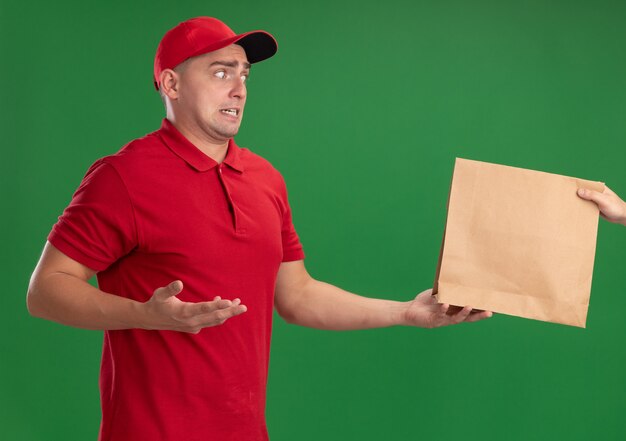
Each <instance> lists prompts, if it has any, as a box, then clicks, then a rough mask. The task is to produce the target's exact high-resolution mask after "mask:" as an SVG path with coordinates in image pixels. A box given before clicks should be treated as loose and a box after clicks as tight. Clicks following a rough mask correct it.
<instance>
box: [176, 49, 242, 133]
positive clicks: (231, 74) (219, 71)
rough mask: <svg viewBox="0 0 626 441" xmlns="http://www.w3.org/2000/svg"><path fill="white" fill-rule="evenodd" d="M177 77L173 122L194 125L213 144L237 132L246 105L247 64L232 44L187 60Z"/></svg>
mask: <svg viewBox="0 0 626 441" xmlns="http://www.w3.org/2000/svg"><path fill="white" fill-rule="evenodd" d="M181 68H182V69H176V70H177V71H178V74H179V83H178V84H179V86H178V99H176V102H175V107H174V109H175V114H176V119H177V120H180V119H181V118H183V119H185V123H186V124H191V125H193V126H196V127H198V128H200V129H201V130H202V132H204V135H205V136H207V138H209V139H210V140H212V141H217V142H224V141H225V140H227V139H229V138H232V137H233V136H235V135H236V134H237V132H238V131H239V125H240V124H241V119H242V117H243V109H244V106H245V104H246V84H245V83H246V80H247V78H248V75H249V73H250V63H248V58H247V57H246V53H245V51H244V50H243V48H242V47H241V46H239V45H236V44H233V45H230V46H227V47H225V48H223V49H220V50H217V51H214V52H209V53H208V54H204V55H199V56H197V57H193V58H190V59H189V60H187V61H186V62H185V63H184V65H181Z"/></svg>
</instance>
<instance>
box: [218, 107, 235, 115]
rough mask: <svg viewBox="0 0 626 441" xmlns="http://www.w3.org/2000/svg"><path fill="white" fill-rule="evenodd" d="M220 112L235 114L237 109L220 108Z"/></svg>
mask: <svg viewBox="0 0 626 441" xmlns="http://www.w3.org/2000/svg"><path fill="white" fill-rule="evenodd" d="M221 112H223V113H226V114H228V115H232V116H237V111H236V110H234V109H222V110H221Z"/></svg>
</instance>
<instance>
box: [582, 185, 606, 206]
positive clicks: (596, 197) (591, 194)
mask: <svg viewBox="0 0 626 441" xmlns="http://www.w3.org/2000/svg"><path fill="white" fill-rule="evenodd" d="M577 194H578V196H579V197H581V198H582V199H585V200H587V201H593V202H596V203H597V202H601V201H603V200H604V197H605V195H604V194H602V193H600V192H597V191H594V190H589V189H587V188H579V189H578V191H577Z"/></svg>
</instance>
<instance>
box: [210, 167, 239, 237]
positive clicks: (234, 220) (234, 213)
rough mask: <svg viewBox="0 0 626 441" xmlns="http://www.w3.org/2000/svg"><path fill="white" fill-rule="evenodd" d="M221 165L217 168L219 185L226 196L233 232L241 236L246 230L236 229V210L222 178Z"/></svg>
mask: <svg viewBox="0 0 626 441" xmlns="http://www.w3.org/2000/svg"><path fill="white" fill-rule="evenodd" d="M222 165H223V164H220V165H218V167H217V175H218V177H219V180H220V183H221V184H222V188H223V189H224V194H225V195H226V200H227V201H228V207H229V208H230V213H231V216H232V218H233V227H234V229H235V232H236V233H238V234H243V233H245V232H246V230H245V229H244V228H238V222H237V208H236V206H235V203H234V202H233V198H232V196H231V194H230V190H229V188H228V185H227V184H226V179H225V178H224V167H223V166H222Z"/></svg>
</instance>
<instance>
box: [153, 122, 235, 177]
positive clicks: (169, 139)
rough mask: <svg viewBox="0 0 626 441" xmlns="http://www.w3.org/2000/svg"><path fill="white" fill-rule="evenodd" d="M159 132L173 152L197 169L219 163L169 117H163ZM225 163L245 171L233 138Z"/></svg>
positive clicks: (201, 169)
mask: <svg viewBox="0 0 626 441" xmlns="http://www.w3.org/2000/svg"><path fill="white" fill-rule="evenodd" d="M157 133H158V134H159V136H160V137H161V139H162V140H163V142H164V143H165V145H166V146H167V147H168V148H169V149H170V150H171V151H172V152H174V153H175V154H176V155H177V156H179V157H180V158H182V159H183V160H184V161H185V162H186V163H187V164H189V165H190V166H191V167H193V168H194V169H196V170H197V171H199V172H204V171H207V170H210V169H212V168H213V167H215V166H216V165H218V164H217V161H215V160H214V159H213V158H211V157H209V156H207V155H206V154H204V153H203V152H202V151H201V150H200V149H199V148H198V147H196V146H195V145H193V144H192V143H191V141H189V140H188V139H187V138H185V136H184V135H183V134H182V133H180V132H179V131H178V129H177V128H176V127H174V124H172V123H171V122H170V121H169V120H168V119H167V118H164V119H163V123H162V124H161V129H160V130H159V131H158V132H157ZM224 164H226V165H228V166H229V167H230V168H232V169H233V170H236V171H238V172H239V173H242V172H243V161H242V160H241V152H240V149H239V147H238V146H237V144H235V140H234V139H233V138H230V139H229V140H228V152H227V153H226V157H225V158H224Z"/></svg>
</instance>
